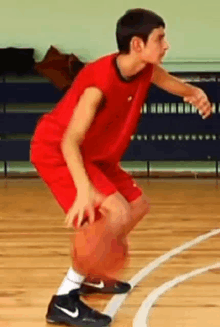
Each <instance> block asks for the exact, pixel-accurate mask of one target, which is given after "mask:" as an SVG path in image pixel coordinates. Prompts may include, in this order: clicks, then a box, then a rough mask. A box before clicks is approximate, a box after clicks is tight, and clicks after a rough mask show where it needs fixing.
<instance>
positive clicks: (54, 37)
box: [0, 0, 220, 62]
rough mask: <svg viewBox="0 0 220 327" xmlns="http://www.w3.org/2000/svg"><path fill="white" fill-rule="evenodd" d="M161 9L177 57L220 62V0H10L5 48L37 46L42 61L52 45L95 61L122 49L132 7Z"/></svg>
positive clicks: (4, 19) (2, 16) (1, 18)
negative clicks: (120, 38) (121, 34)
mask: <svg viewBox="0 0 220 327" xmlns="http://www.w3.org/2000/svg"><path fill="white" fill-rule="evenodd" d="M131 8H146V9H151V10H154V11H156V12H157V13H158V14H160V15H161V16H162V17H163V18H164V19H165V21H166V22H167V37H168V41H169V42H170V44H171V50H170V52H169V54H168V56H167V58H166V61H167V62H170V61H171V62H173V61H176V60H178V61H188V60H193V61H203V60H205V61H206V60H208V61H211V62H213V61H219V60H220V42H219V13H220V1H219V0H209V1H204V2H203V1H201V0H185V1H178V0H167V1H163V0H153V1H144V0H136V1H134V0H126V1H125V0H111V1H106V0H93V1H91V0H80V1H74V0H62V1H60V0H53V1H52V0H38V1H30V0H7V1H4V3H3V1H2V3H1V10H0V31H1V38H0V40H1V41H0V47H2V48H3V47H8V46H14V47H33V48H35V49H36V55H35V59H36V61H39V60H41V59H42V58H43V56H44V55H45V53H46V51H47V49H48V48H49V46H50V45H54V46H57V47H58V48H59V49H60V50H61V51H65V52H67V53H69V52H73V53H75V54H77V55H79V56H80V58H81V59H83V60H93V59H95V58H97V57H100V56H102V55H105V54H106V53H110V52H114V51H115V50H116V49H117V47H116V41H115V27H116V22H117V20H118V18H119V17H121V16H122V15H123V14H124V12H125V11H126V10H127V9H131Z"/></svg>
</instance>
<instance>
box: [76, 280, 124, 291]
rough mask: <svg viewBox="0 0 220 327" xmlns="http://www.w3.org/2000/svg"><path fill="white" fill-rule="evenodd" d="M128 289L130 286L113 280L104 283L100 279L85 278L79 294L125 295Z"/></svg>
mask: <svg viewBox="0 0 220 327" xmlns="http://www.w3.org/2000/svg"><path fill="white" fill-rule="evenodd" d="M130 289H131V285H130V284H128V283H125V282H121V281H118V280H115V279H111V280H108V281H106V280H102V279H100V278H91V277H87V278H86V279H85V280H84V282H83V283H82V285H81V287H80V289H79V294H91V293H102V294H122V293H127V292H128V291H130Z"/></svg>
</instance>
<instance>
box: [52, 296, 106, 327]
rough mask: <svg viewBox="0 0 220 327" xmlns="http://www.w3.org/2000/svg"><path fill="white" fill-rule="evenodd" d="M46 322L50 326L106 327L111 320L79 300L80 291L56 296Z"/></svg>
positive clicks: (53, 298)
mask: <svg viewBox="0 0 220 327" xmlns="http://www.w3.org/2000/svg"><path fill="white" fill-rule="evenodd" d="M46 320H47V322H48V323H49V324H64V325H67V326H80V327H106V326H108V325H109V324H110V322H111V318H110V317H109V316H107V315H104V314H101V313H99V312H98V311H96V310H93V309H91V308H90V307H88V306H87V305H86V304H85V303H83V302H82V301H81V300H80V299H79V294H78V290H73V291H71V292H70V293H69V294H67V295H54V296H53V297H52V299H51V301H50V304H49V307H48V311H47V314H46Z"/></svg>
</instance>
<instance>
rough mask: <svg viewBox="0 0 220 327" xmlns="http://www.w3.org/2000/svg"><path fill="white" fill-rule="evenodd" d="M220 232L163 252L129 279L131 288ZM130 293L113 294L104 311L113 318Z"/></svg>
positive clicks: (219, 230)
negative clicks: (154, 271) (170, 261)
mask: <svg viewBox="0 0 220 327" xmlns="http://www.w3.org/2000/svg"><path fill="white" fill-rule="evenodd" d="M219 233H220V229H214V230H212V231H211V232H209V233H207V234H203V235H200V236H199V237H197V238H195V239H194V240H192V241H190V242H186V243H185V244H183V245H181V246H179V247H177V248H175V249H173V250H171V251H169V252H167V253H165V254H163V255H162V256H160V257H159V258H157V259H156V260H154V261H152V262H151V263H150V264H148V265H147V266H146V267H144V268H143V269H142V270H140V271H139V272H138V273H137V274H136V275H134V277H133V278H132V279H131V280H130V281H129V283H130V284H131V289H133V288H134V286H136V285H137V284H138V283H139V282H140V281H142V280H143V279H144V278H145V277H146V276H148V275H149V274H150V273H151V272H152V271H153V270H155V269H156V268H158V267H159V266H160V265H161V264H162V263H164V262H166V261H168V260H169V259H170V258H172V257H173V256H175V255H177V254H180V253H181V252H183V251H184V250H187V249H189V248H191V247H192V246H194V245H197V244H199V243H201V242H203V241H205V240H207V239H208V238H210V237H212V236H215V235H217V234H219ZM128 294H129V293H126V294H118V295H115V296H113V297H112V299H111V301H110V302H109V303H108V304H107V306H106V308H105V310H104V311H103V313H104V314H106V315H108V316H110V317H111V318H114V316H115V315H116V313H117V311H118V310H119V309H120V307H121V305H122V303H123V302H124V300H125V299H126V297H127V296H128Z"/></svg>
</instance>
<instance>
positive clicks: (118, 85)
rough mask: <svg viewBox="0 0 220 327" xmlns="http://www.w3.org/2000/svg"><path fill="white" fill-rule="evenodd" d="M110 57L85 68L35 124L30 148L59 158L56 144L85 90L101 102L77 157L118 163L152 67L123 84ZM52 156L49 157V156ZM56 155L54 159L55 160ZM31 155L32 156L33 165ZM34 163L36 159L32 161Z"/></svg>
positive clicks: (129, 138) (59, 150) (113, 56)
mask: <svg viewBox="0 0 220 327" xmlns="http://www.w3.org/2000/svg"><path fill="white" fill-rule="evenodd" d="M117 56H118V53H113V54H110V55H107V56H104V57H101V58H99V59H98V60H96V61H95V62H92V63H90V64H88V65H87V66H85V67H84V68H83V69H82V70H81V72H80V73H79V75H78V76H77V77H76V79H75V81H74V82H73V84H72V86H71V88H70V89H69V90H68V91H67V93H66V94H65V96H64V97H63V98H62V99H61V100H60V101H59V102H58V103H57V105H56V106H55V108H54V109H53V110H52V111H51V112H49V113H47V114H45V115H44V116H43V117H42V118H41V119H40V121H39V123H38V125H37V128H36V131H35V134H34V136H33V138H32V142H31V143H32V148H33V149H34V146H35V145H38V148H39V145H41V149H42V152H44V151H43V148H44V146H45V148H47V149H48V150H49V148H51V150H49V151H57V155H58V154H59V155H60V159H61V160H64V158H63V157H62V151H61V148H60V144H61V141H62V137H63V134H64V132H65V130H66V128H67V126H68V124H69V122H70V119H71V117H72V115H73V113H74V109H75V107H76V105H77V103H78V101H79V98H80V96H81V95H82V94H83V92H84V90H85V89H86V88H87V87H90V86H95V87H97V88H99V89H100V90H102V92H103V94H104V96H105V101H104V104H103V105H102V106H101V107H100V110H98V111H97V112H96V114H95V117H94V120H93V122H92V124H91V126H90V128H89V130H88V131H87V132H86V135H85V138H84V141H83V142H82V144H81V145H80V149H81V153H82V156H83V158H84V160H86V159H87V158H88V160H89V161H92V162H107V163H118V162H119V161H120V159H121V157H122V156H123V154H124V153H125V151H126V149H127V147H128V145H129V143H130V140H131V136H132V135H133V134H134V133H135V132H136V129H137V124H138V121H139V119H140V114H141V108H142V105H143V104H144V102H145V100H146V98H147V93H148V89H149V87H150V83H151V79H152V73H153V65H152V64H148V65H146V67H145V68H144V69H143V70H142V71H141V72H140V73H138V74H137V75H136V76H135V77H134V78H133V79H132V80H131V81H129V82H128V81H125V80H124V79H123V78H122V77H121V75H120V73H119V71H118V68H117V65H116V58H117ZM37 152H38V155H39V151H37ZM50 154H52V153H50ZM57 155H56V158H57V159H58V157H59V156H57ZM34 157H35V153H34V151H33V153H32V161H34ZM36 160H37V158H36Z"/></svg>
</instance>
